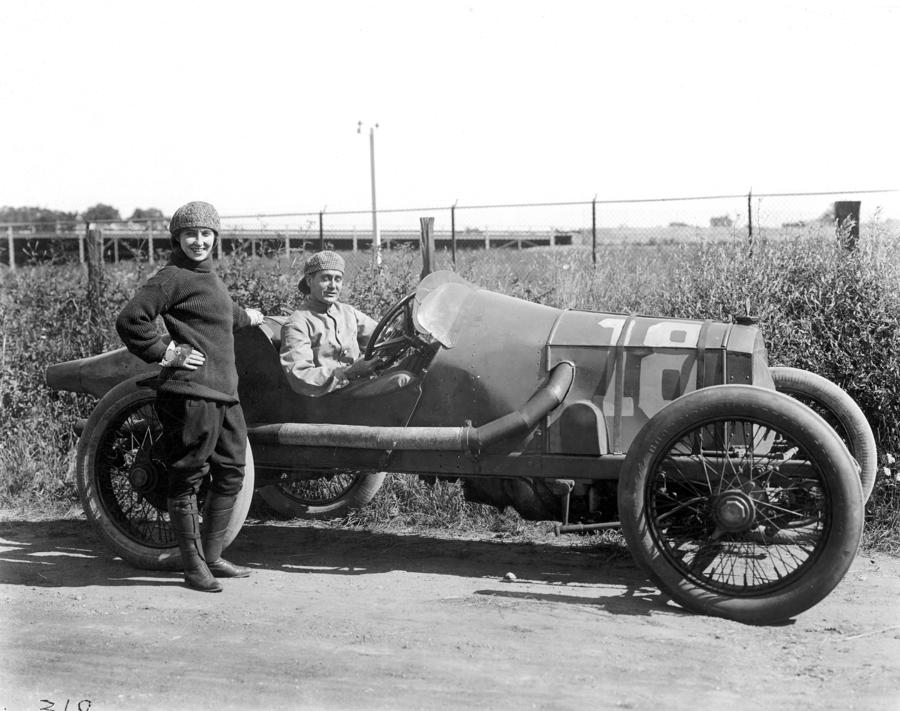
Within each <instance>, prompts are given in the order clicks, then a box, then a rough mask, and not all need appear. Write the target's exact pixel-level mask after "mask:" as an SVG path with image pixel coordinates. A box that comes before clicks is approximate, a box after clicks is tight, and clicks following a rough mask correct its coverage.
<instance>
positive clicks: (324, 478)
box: [259, 469, 385, 518]
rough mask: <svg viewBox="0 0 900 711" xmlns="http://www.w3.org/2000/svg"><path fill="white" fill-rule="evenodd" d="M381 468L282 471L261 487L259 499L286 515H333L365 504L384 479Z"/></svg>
mask: <svg viewBox="0 0 900 711" xmlns="http://www.w3.org/2000/svg"><path fill="white" fill-rule="evenodd" d="M384 477H385V473H384V472H368V471H360V470H356V469H344V470H342V471H339V472H337V473H335V474H328V475H322V474H321V473H318V472H315V473H309V474H301V473H298V472H290V473H286V474H282V477H281V480H280V481H279V482H278V483H277V484H272V485H271V486H265V487H262V488H261V489H260V490H259V495H260V497H261V498H262V500H263V501H265V502H266V503H267V504H268V505H269V506H271V507H272V508H273V509H274V510H275V511H277V512H278V513H279V514H281V515H282V516H287V517H289V518H336V517H338V516H342V515H344V514H345V513H347V512H348V511H350V510H351V509H357V508H359V507H361V506H365V505H366V504H368V503H369V502H370V501H371V500H372V499H373V498H375V494H377V493H378V490H379V489H380V488H381V485H382V484H383V483H384Z"/></svg>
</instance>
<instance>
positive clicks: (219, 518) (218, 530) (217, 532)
mask: <svg viewBox="0 0 900 711" xmlns="http://www.w3.org/2000/svg"><path fill="white" fill-rule="evenodd" d="M235 498H237V497H235V496H225V495H223V494H217V493H216V492H214V491H210V492H209V495H208V496H207V497H206V506H205V508H204V510H203V551H204V553H205V555H206V564H207V565H208V566H209V570H210V572H211V573H212V574H213V575H215V576H216V577H217V578H246V577H247V576H248V575H250V568H245V567H243V566H241V565H235V564H234V563H229V562H228V561H227V560H225V559H224V558H223V557H222V548H224V546H225V534H226V533H227V531H228V522H229V521H230V520H231V512H232V510H233V509H234V500H235Z"/></svg>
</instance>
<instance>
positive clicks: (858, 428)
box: [769, 367, 878, 501]
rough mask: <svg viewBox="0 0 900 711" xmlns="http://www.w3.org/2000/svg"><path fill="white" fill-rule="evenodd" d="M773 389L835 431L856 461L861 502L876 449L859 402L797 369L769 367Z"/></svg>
mask: <svg viewBox="0 0 900 711" xmlns="http://www.w3.org/2000/svg"><path fill="white" fill-rule="evenodd" d="M769 372H770V373H771V374H772V380H774V381H775V389H776V390H777V391H778V392H780V393H785V394H786V395H790V396H791V397H792V398H794V399H795V400H799V401H800V402H802V403H803V404H804V405H807V406H809V407H811V408H812V409H813V410H815V411H816V412H817V413H819V414H820V415H821V416H822V417H823V418H824V419H825V421H826V422H827V423H828V424H829V425H831V426H832V427H833V428H834V431H835V432H837V433H838V435H839V436H840V438H841V439H842V440H843V442H844V444H845V445H847V449H848V450H850V454H852V455H853V457H854V458H855V459H856V461H857V463H858V464H859V481H860V484H862V490H863V501H868V500H869V497H870V496H871V495H872V489H873V488H874V487H875V475H876V473H877V470H878V450H877V448H876V446H875V435H874V434H872V428H871V427H870V426H869V422H868V420H866V416H865V415H864V414H863V411H862V410H861V409H860V407H859V405H857V404H856V402H855V401H854V400H853V398H852V397H850V396H849V395H848V394H847V393H846V392H844V391H843V390H841V388H839V387H838V386H837V385H835V384H834V383H832V382H831V381H830V380H828V379H827V378H823V377H822V376H821V375H816V374H815V373H811V372H809V371H808V370H801V369H800V368H781V367H778V368H769Z"/></svg>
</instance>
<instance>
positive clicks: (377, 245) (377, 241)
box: [356, 121, 381, 267]
mask: <svg viewBox="0 0 900 711" xmlns="http://www.w3.org/2000/svg"><path fill="white" fill-rule="evenodd" d="M376 128H378V124H377V123H376V124H375V125H373V126H369V168H370V172H371V176H372V251H373V252H374V254H375V266H376V267H380V266H381V233H380V232H379V231H378V208H377V206H376V202H375V129H376ZM356 132H357V133H362V121H358V122H357V124H356Z"/></svg>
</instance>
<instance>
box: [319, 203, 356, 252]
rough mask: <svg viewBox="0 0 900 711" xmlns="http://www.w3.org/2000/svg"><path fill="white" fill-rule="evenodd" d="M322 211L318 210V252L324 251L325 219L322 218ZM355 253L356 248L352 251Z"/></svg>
mask: <svg viewBox="0 0 900 711" xmlns="http://www.w3.org/2000/svg"><path fill="white" fill-rule="evenodd" d="M322 212H323V211H322V210H319V251H320V252H321V251H322V250H323V249H325V218H324V217H323V214H322ZM353 251H354V252H355V251H356V248H354V249H353Z"/></svg>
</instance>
